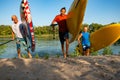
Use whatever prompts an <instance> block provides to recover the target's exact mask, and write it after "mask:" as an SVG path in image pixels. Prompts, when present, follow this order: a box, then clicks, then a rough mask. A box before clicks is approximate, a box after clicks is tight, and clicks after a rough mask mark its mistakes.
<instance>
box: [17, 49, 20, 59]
mask: <svg viewBox="0 0 120 80" xmlns="http://www.w3.org/2000/svg"><path fill="white" fill-rule="evenodd" d="M17 53H18V58H21V54H20V49H18V50H17Z"/></svg>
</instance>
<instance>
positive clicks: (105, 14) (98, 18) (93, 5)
mask: <svg viewBox="0 0 120 80" xmlns="http://www.w3.org/2000/svg"><path fill="white" fill-rule="evenodd" d="M28 1H29V5H30V9H31V14H32V21H33V24H34V25H35V26H46V25H50V24H51V22H52V20H53V19H54V17H55V16H56V15H57V14H59V13H60V12H59V10H60V9H61V8H62V7H66V9H67V12H68V10H69V8H70V6H71V4H72V2H73V1H74V0H28ZM20 3H21V0H0V25H11V24H12V21H11V15H13V14H15V15H17V16H18V18H19V19H20V10H19V9H20ZM112 22H120V0H88V4H87V7H86V12H85V17H84V20H83V23H88V24H91V23H99V24H109V23H112Z"/></svg>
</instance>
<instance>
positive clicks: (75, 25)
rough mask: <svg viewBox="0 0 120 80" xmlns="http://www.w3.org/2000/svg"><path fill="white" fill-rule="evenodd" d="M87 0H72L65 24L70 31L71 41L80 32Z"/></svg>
mask: <svg viewBox="0 0 120 80" xmlns="http://www.w3.org/2000/svg"><path fill="white" fill-rule="evenodd" d="M86 5H87V0H74V2H73V3H72V5H71V7H70V10H69V12H68V18H67V26H68V30H69V32H70V35H71V36H70V42H73V41H74V40H75V39H76V37H77V35H78V34H79V32H80V29H81V27H82V22H83V18H84V14H85V9H86Z"/></svg>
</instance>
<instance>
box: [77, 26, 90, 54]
mask: <svg viewBox="0 0 120 80" xmlns="http://www.w3.org/2000/svg"><path fill="white" fill-rule="evenodd" d="M80 40H81V41H80ZM78 44H79V45H80V44H81V45H82V48H83V55H85V56H89V55H90V33H89V32H88V27H87V26H85V27H84V28H83V32H81V33H80V35H79V36H78Z"/></svg>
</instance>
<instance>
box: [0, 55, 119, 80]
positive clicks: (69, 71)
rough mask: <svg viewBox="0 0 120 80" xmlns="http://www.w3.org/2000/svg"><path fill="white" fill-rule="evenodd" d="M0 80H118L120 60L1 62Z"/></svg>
mask: <svg viewBox="0 0 120 80" xmlns="http://www.w3.org/2000/svg"><path fill="white" fill-rule="evenodd" d="M0 80H120V56H97V57H76V58H67V59H63V58H49V59H47V60H45V59H0Z"/></svg>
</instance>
